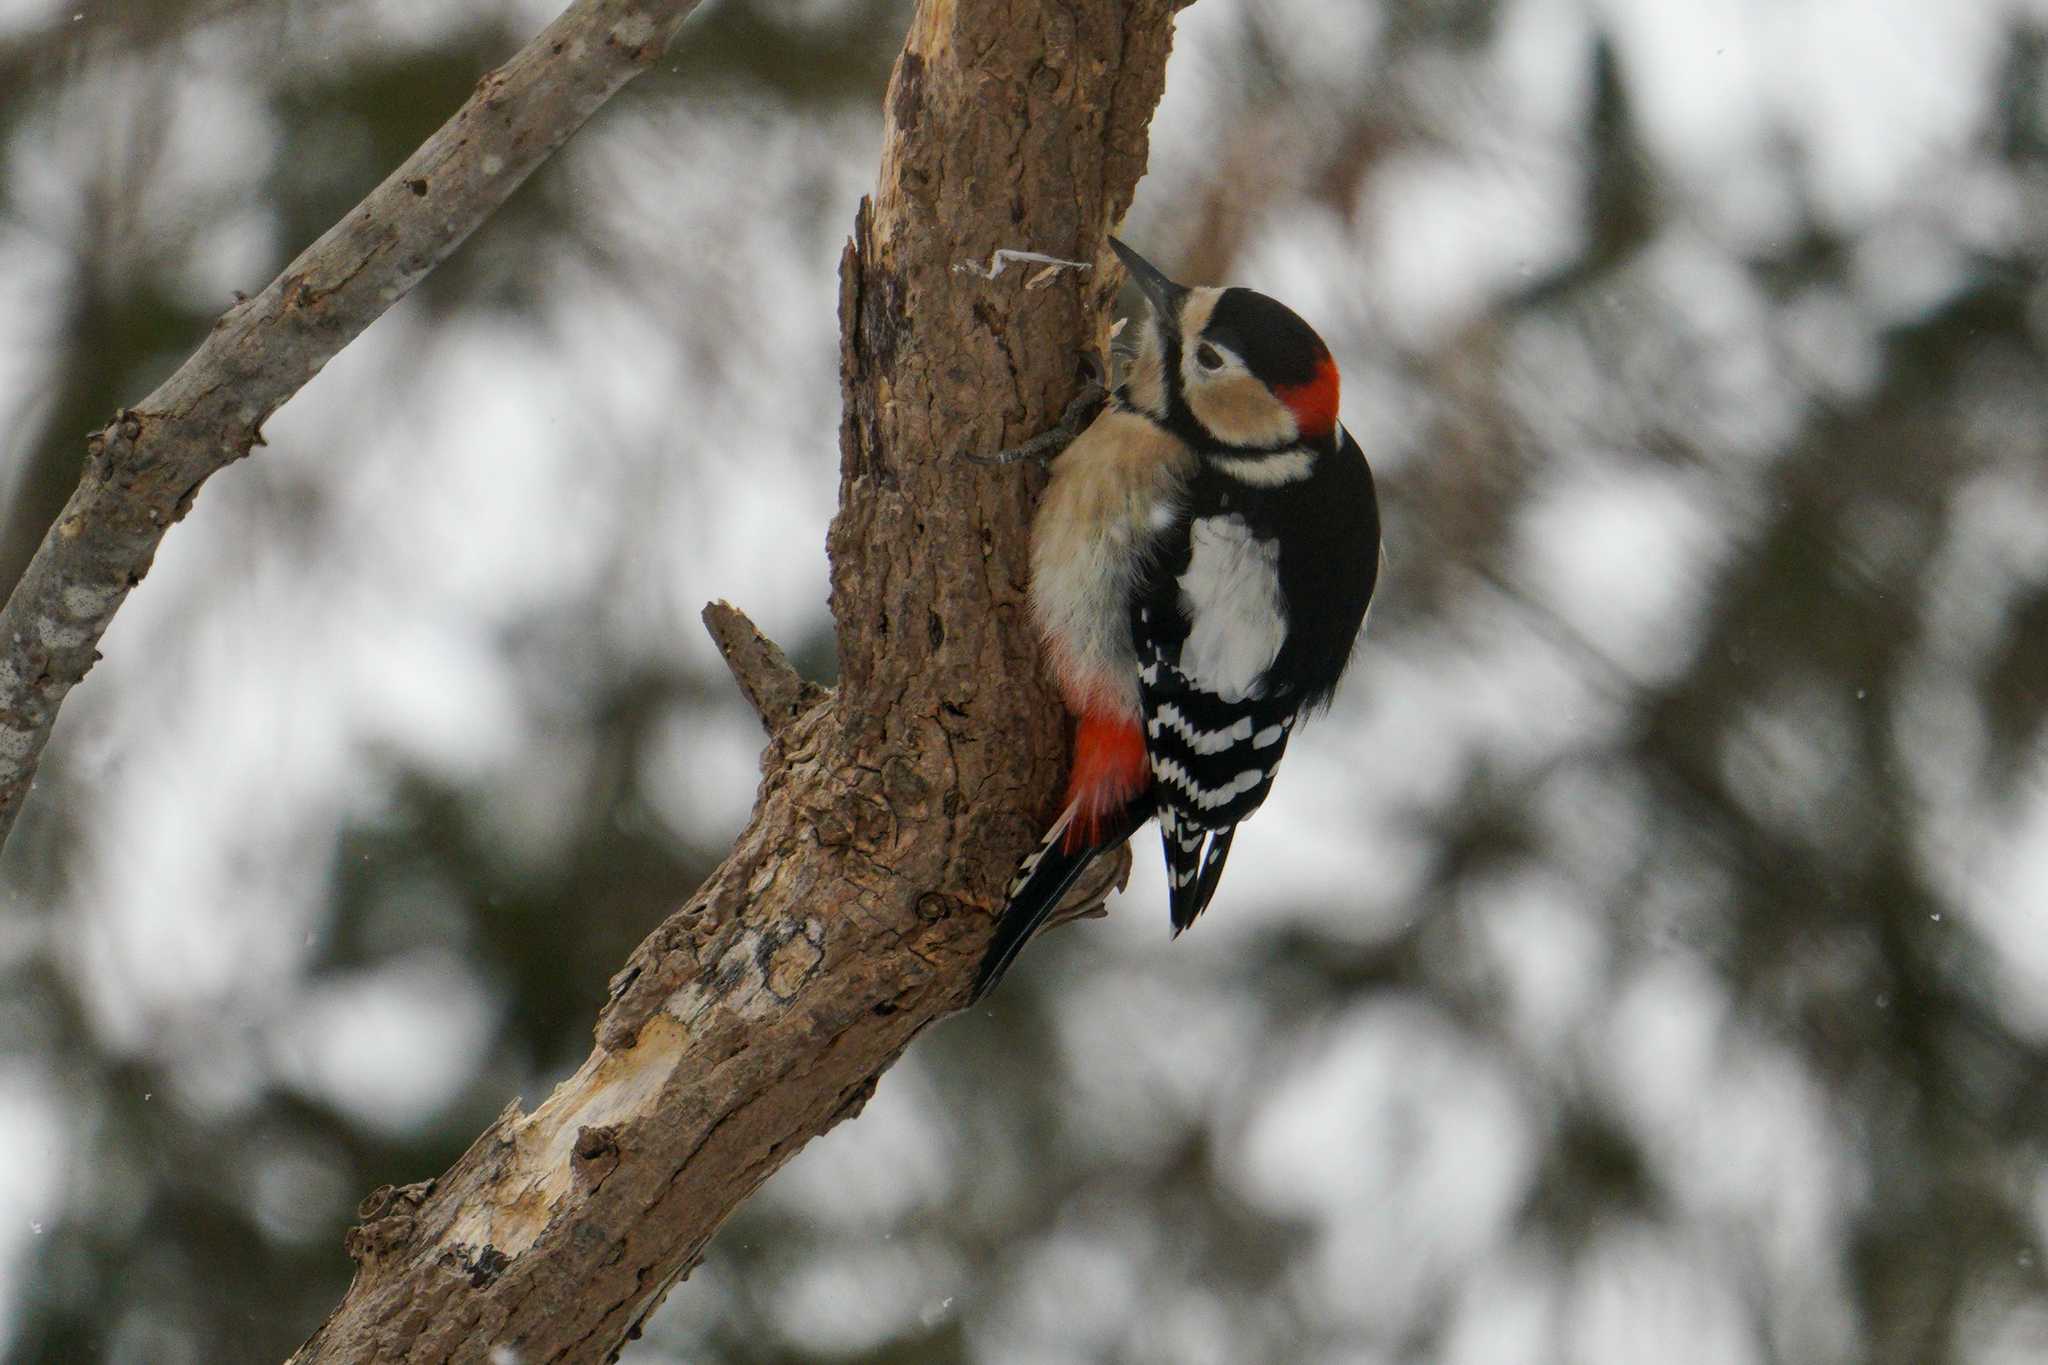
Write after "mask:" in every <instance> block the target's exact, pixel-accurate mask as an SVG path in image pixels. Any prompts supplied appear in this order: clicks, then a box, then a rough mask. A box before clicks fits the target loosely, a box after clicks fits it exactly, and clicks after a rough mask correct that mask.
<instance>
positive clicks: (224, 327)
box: [0, 0, 698, 843]
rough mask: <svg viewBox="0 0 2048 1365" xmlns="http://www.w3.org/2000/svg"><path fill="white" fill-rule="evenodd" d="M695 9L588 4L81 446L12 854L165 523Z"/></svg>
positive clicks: (40, 554) (28, 603)
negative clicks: (82, 691) (77, 702)
mask: <svg viewBox="0 0 2048 1365" xmlns="http://www.w3.org/2000/svg"><path fill="white" fill-rule="evenodd" d="M697 4H698V0H577V2H576V3H575V4H573V5H571V6H569V8H568V9H567V10H566V11H564V12H563V14H562V16H561V17H560V18H558V19H557V20H555V22H554V23H553V24H551V25H549V26H548V28H547V30H546V31H545V32H543V33H542V34H541V35H540V36H539V37H537V38H535V39H534V40H533V41H532V42H530V43H528V44H527V45H526V46H525V47H524V48H523V49H521V50H520V52H519V54H518V55H517V56H515V57H513V58H512V60H511V61H509V62H507V63H506V64H505V65H504V66H502V67H500V68H498V69H497V70H496V71H493V72H491V73H489V74H488V75H486V76H485V77H484V78H483V80H482V81H480V82H479V83H478V85H477V88H476V93H475V94H474V95H472V96H471V97H470V99H469V101H468V102H467V103H466V104H464V105H463V106H462V108H461V109H460V110H458V111H457V112H456V114H455V116H454V117H453V118H451V119H450V120H448V122H447V123H445V124H443V125H442V127H441V128H440V130H439V131H438V132H436V133H435V134H434V135H433V136H432V137H430V138H428V139H427V140H426V142H425V143H424V144H422V145H421V147H420V149H419V150H418V151H417V152H415V153H413V155H412V156H411V157H410V158H408V159H407V160H406V162H405V164H404V165H403V166H400V167H399V168H398V169H397V170H396V171H393V172H392V173H391V175H390V176H389V177H388V178H387V179H386V180H385V181H384V183H383V184H381V185H379V186H378V187H377V188H376V189H374V190H372V191H371V192H370V194H369V196H368V197H367V198H365V199H364V200H363V202H362V203H360V204H358V205H356V207H355V208H353V209H351V210H350V211H349V213H348V215H347V216H346V217H344V218H343V219H342V220H341V221H340V222H339V223H336V224H335V225H334V226H333V227H332V228H330V229H328V231H327V232H326V234H325V235H323V236H322V237H321V238H320V240H319V241H317V242H315V243H313V245H312V246H310V247H308V248H307V249H306V250H305V251H304V252H303V253H302V254H301V255H300V256H299V258H298V259H297V260H295V261H293V262H292V263H291V264H290V265H289V266H287V267H286V268H285V270H284V273H283V274H281V275H279V276H278V277H277V278H276V279H274V280H272V281H271V282H270V285H269V287H268V288H266V289H265V290H263V292H262V293H260V294H257V295H256V296H255V297H254V298H250V299H246V300H244V301H242V302H240V303H237V304H236V305H235V306H234V307H233V308H231V309H229V310H228V311H227V312H226V313H225V314H223V315H222V316H221V318H220V319H219V321H217V322H216V323H215V324H214V327H213V332H212V334H211V335H210V336H208V337H207V339H206V341H205V342H204V343H203V344H202V345H201V346H200V347H199V349H198V350H197V351H195V352H194V353H193V355H192V358H191V359H189V360H187V361H186V362H185V364H184V365H183V366H181V367H180V368H179V369H178V372H177V373H176V374H173V375H172V376H171V377H170V378H169V379H168V380H166V381H164V383H163V385H162V387H160V388H158V389H157V391H156V392H154V393H152V394H150V395H149V397H147V398H145V399H143V400H142V402H141V403H140V404H139V405H138V406H136V407H135V408H132V409H127V410H124V411H122V412H119V413H117V414H115V417H114V420H113V421H112V422H110V423H108V424H107V426H106V428H105V429H104V430H102V431H100V432H97V433H95V434H94V435H93V436H92V437H91V438H89V439H88V440H87V442H86V463H85V472H84V475H83V477H82V478H81V479H80V480H79V485H78V490H77V491H76V492H75V493H73V494H72V495H71V500H70V501H69V502H68V503H66V504H65V506H64V510H63V512H62V513H61V514H60V515H59V516H58V518H57V521H56V523H55V524H54V525H53V526H52V527H51V528H50V530H49V533H48V534H47V535H45V536H44V537H43V543H42V545H41V546H40V547H39V548H38V549H37V550H36V554H35V558H34V559H32V560H31V561H30V562H29V566H28V569H27V570H26V572H24V573H23V574H22V577H21V581H20V582H19V583H18V584H16V585H15V589H14V593H13V595H12V596H11V597H9V598H8V600H7V606H6V608H5V610H4V611H0V843H4V842H5V841H6V838H7V835H8V833H9V832H10V831H11V830H12V829H13V828H14V821H15V817H16V816H17V815H18V814H19V813H20V811H21V804H22V800H23V798H24V797H25V796H26V795H27V793H28V790H29V787H30V785H31V784H32V783H33V781H34V779H35V773H36V766H37V764H38V763H39V762H40V761H41V758H42V753H43V748H44V746H45V745H47V744H48V743H49V739H50V727H51V726H52V725H53V724H54V723H55V721H56V719H57V710H58V708H59V707H61V706H62V705H63V703H64V698H65V696H66V694H68V693H69V692H70V690H71V688H72V687H73V686H74V685H75V684H76V683H77V682H78V681H79V679H81V678H83V677H84V676H85V674H86V670H88V669H90V668H91V667H92V665H93V664H94V663H95V662H97V661H98V659H99V657H100V656H99V651H98V648H97V646H98V644H99V641H100V637H101V635H103V634H104V633H105V631H106V628H107V625H108V623H109V622H110V621H112V620H113V617H114V613H115V612H116V611H118V610H119V609H120V606H121V603H122V602H123V601H124V600H126V598H127V596H128V592H129V590H130V589H131V588H133V587H134V586H135V585H136V584H137V583H138V582H140V581H141V580H142V576H143V575H144V574H146V573H148V572H149V566H150V563H151V562H152V561H153V560H154V559H155V557H156V548H157V545H158V543H159V542H160V541H162V539H163V536H164V532H165V531H167V530H168V529H169V528H170V526H171V524H172V523H173V522H175V521H177V520H178V519H179V518H181V517H183V516H184V515H185V513H186V512H188V511H190V510H191V507H192V500H193V498H194V497H195V496H196V495H197V494H198V492H199V486H200V485H201V484H203V483H204V482H205V481H206V480H207V478H208V477H209V476H211V475H212V474H213V473H214V472H215V471H216V470H219V469H221V468H223V467H225V466H227V465H229V464H232V463H233V462H234V461H236V460H238V459H240V458H241V457H242V456H244V455H247V454H248V453H249V451H250V449H251V448H252V447H254V446H257V445H260V444H262V441H263V437H262V429H263V423H264V421H265V420H266V419H267V418H269V416H270V414H271V413H273V412H275V411H276V410H277V409H278V408H279V407H280V406H282V405H283V403H284V402H285V401H286V400H287V399H289V398H290V397H291V396H292V395H293V394H295V393H297V392H298V391H299V389H300V388H301V387H303V386H304V385H305V383H306V381H308V380H310V379H311V378H312V377H313V376H314V375H316V374H318V373H319V372H320V368H321V367H322V366H323V365H325V364H326V363H327V362H328V361H330V360H332V359H333V358H334V357H335V355H336V354H338V353H339V352H340V351H341V349H342V348H343V347H344V346H346V345H348V343H349V342H351V341H353V340H354V339H355V338H356V337H357V336H358V335H359V334H361V332H362V331H363V329H364V328H366V327H368V326H369V325H370V324H371V323H372V322H374V321H375V320H376V319H377V318H378V317H379V316H380V315H381V314H383V312H384V311H385V310H386V309H388V308H390V307H391V305H393V304H394V303H396V302H398V300H400V299H402V298H404V297H405V296H406V294H407V293H409V292H410V291H411V290H412V288H413V286H415V285H417V284H418V283H419V282H420V281H421V280H423V279H425V278H426V277H427V275H428V273H429V272H431V271H432V270H433V269H434V267H435V266H437V265H439V264H440V263H441V262H442V261H443V260H445V259H446V258H447V257H448V255H449V254H450V253H452V252H453V251H454V250H455V248H456V247H458V246H460V245H461V244H462V242H463V241H464V239H466V238H467V237H468V236H469V234H470V233H472V232H474V231H475V230H476V229H477V228H478V227H479V226H480V225H481V224H482V223H483V222H484V220H485V219H487V218H489V217H490V216H491V214H492V213H493V212H495V211H496V210H497V208H498V206H499V205H500V204H502V203H504V202H505V200H506V198H507V197H509V196H510V195H511V193H512V192H513V191H514V190H516V189H517V188H519V186H520V184H521V183H523V182H524V181H525V180H526V178H527V177H528V176H529V175H531V174H532V173H533V172H534V170H535V169H536V168H537V167H539V166H540V164H541V163H542V162H544V161H546V160H547V159H548V157H549V156H550V155H552V154H553V153H554V151H555V149H556V148H558V147H560V146H561V145H562V144H563V143H564V142H566V141H567V140H568V139H569V137H570V135H571V134H573V133H574V132H575V131H576V130H577V129H578V128H580V127H582V126H583V123H584V121H585V120H586V119H588V118H589V117H590V116H591V115H592V114H593V113H595V112H597V110H598V108H599V107H600V106H601V105H603V104H604V102H605V101H606V100H608V99H610V98H611V97H612V96H613V95H614V94H616V93H617V92H618V90H619V89H620V87H622V86H624V85H625V84H626V83H627V82H628V81H630V80H632V79H633V77H635V76H637V75H639V74H640V73H641V72H643V71H645V70H646V69H647V68H648V67H650V66H652V65H653V64H654V63H655V62H656V61H657V60H659V58H660V57H661V54H662V53H663V52H664V51H665V50H666V49H667V47H668V44H669V42H670V40H671V39H673V38H674V37H675V33H676V30H677V28H678V27H680V26H681V24H682V22H683V20H684V19H685V18H686V17H688V15H689V13H690V11H692V10H694V9H695V8H696V7H697Z"/></svg>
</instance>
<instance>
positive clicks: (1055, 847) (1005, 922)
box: [967, 799, 1151, 1005]
mask: <svg viewBox="0 0 2048 1365" xmlns="http://www.w3.org/2000/svg"><path fill="white" fill-rule="evenodd" d="M1150 814H1151V805H1150V803H1149V802H1146V801H1143V800H1142V799H1141V800H1139V801H1134V802H1132V804H1131V807H1130V808H1129V809H1128V810H1126V811H1125V812H1124V814H1123V816H1122V817H1121V818H1119V819H1117V820H1116V821H1114V822H1113V824H1112V826H1111V828H1109V829H1106V830H1105V831H1103V833H1104V836H1105V837H1103V838H1102V839H1101V841H1100V842H1098V843H1093V844H1086V845H1083V846H1082V847H1080V848H1076V849H1069V848H1067V847H1066V836H1067V829H1068V826H1069V825H1070V824H1071V823H1072V821H1073V811H1072V810H1069V811H1068V812H1067V813H1066V814H1065V815H1062V816H1061V817H1060V819H1059V822H1058V823H1057V824H1055V825H1054V826H1053V827H1052V829H1051V830H1050V831H1048V832H1047V834H1046V836H1045V838H1044V840H1043V841H1041V842H1040V843H1039V845H1038V847H1037V848H1036V849H1034V850H1033V851H1032V852H1031V853H1029V854H1027V855H1026V856H1025V858H1024V861H1023V862H1022V863H1020V864H1018V867H1017V876H1016V879H1015V880H1014V881H1012V882H1011V883H1010V897H1009V904H1007V905H1005V906H1004V907H1003V915H1002V918H1001V919H1000V920H998V921H997V922H996V933H995V937H994V938H993V939H991V940H989V945H988V951H987V953H986V954H984V955H983V957H982V959H981V970H980V971H979V972H977V973H976V974H975V977H974V992H973V994H971V995H970V996H968V998H967V1003H968V1004H970V1005H972V1004H974V1003H976V1002H977V1001H979V1000H980V999H981V998H982V997H983V996H984V995H987V994H988V993H989V992H990V991H991V990H993V989H995V985H996V983H997V982H998V981H1001V980H1002V979H1003V973H1004V972H1007V971H1008V970H1009V969H1010V964H1011V963H1013V962H1015V961H1016V960H1017V954H1019V953H1021V952H1023V951H1024V945H1025V944H1026V943H1029V942H1030V941H1031V936H1032V935H1033V934H1035V933H1037V932H1038V930H1039V928H1040V927H1041V926H1042V925H1043V924H1044V923H1045V921H1046V918H1047V917H1048V916H1050V915H1051V914H1052V912H1053V911H1055V910H1057V909H1058V908H1059V904H1060V901H1061V900H1062V899H1063V898H1065V896H1066V894H1067V892H1068V891H1070V890H1072V889H1073V885H1074V883H1075V881H1076V880H1078V879H1079V878H1080V876H1081V873H1082V872H1084V871H1086V870H1087V867H1088V864H1090V863H1092V862H1094V861H1095V856H1096V855H1097V854H1098V853H1101V852H1103V851H1104V850H1106V849H1112V848H1115V847H1116V846H1117V845H1118V844H1121V843H1122V842H1123V841H1124V840H1126V839H1128V838H1130V837H1131V834H1132V832H1133V831H1134V830H1136V828H1137V827H1138V826H1139V825H1141V824H1143V823H1144V821H1145V819H1146V817H1147V816H1149V815H1150Z"/></svg>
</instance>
